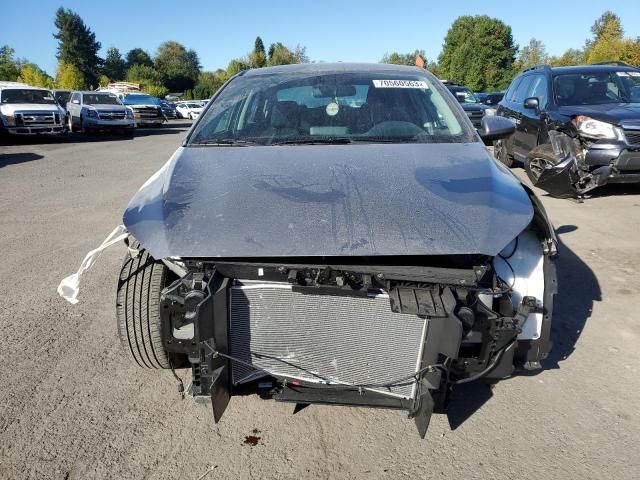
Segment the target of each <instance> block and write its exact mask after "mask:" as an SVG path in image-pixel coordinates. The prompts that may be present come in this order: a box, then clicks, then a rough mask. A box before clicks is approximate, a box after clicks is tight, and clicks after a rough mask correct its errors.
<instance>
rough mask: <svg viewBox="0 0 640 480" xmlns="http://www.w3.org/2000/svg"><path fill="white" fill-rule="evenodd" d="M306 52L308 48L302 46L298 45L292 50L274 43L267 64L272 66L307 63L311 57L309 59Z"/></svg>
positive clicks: (270, 48)
mask: <svg viewBox="0 0 640 480" xmlns="http://www.w3.org/2000/svg"><path fill="white" fill-rule="evenodd" d="M306 50H307V49H306V47H302V46H300V45H297V46H296V48H295V49H293V50H291V49H289V48H287V47H285V46H284V45H283V44H282V43H280V42H277V43H272V44H271V45H270V46H269V56H268V60H267V64H268V65H269V66H272V65H291V64H294V63H307V62H309V57H307V54H306Z"/></svg>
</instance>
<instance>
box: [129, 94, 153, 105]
mask: <svg viewBox="0 0 640 480" xmlns="http://www.w3.org/2000/svg"><path fill="white" fill-rule="evenodd" d="M122 103H124V104H125V105H160V100H158V99H157V98H156V97H152V96H151V95H125V96H124V97H122Z"/></svg>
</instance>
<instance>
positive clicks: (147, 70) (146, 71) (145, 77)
mask: <svg viewBox="0 0 640 480" xmlns="http://www.w3.org/2000/svg"><path fill="white" fill-rule="evenodd" d="M125 78H126V80H127V82H132V83H140V84H141V85H162V75H160V73H159V72H158V71H157V70H156V69H155V68H153V67H148V66H146V65H134V66H133V67H131V68H130V69H129V70H127V74H126V76H125Z"/></svg>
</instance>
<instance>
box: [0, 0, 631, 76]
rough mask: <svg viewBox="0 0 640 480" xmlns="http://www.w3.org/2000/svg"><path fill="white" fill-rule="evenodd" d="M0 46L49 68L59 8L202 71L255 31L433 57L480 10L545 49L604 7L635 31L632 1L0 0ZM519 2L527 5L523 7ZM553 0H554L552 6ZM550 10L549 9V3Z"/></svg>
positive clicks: (289, 41) (585, 27)
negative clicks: (173, 48) (184, 51)
mask: <svg viewBox="0 0 640 480" xmlns="http://www.w3.org/2000/svg"><path fill="white" fill-rule="evenodd" d="M0 3H2V9H1V11H2V17H3V20H2V29H0V45H4V44H9V45H10V46H12V47H13V48H14V49H15V50H16V55H17V56H18V57H24V58H27V59H28V60H30V61H33V62H35V63H37V64H38V65H40V67H42V68H44V69H45V70H46V71H47V72H49V73H53V72H54V71H55V66H56V59H55V54H56V45H57V44H56V40H55V39H54V38H53V37H52V34H53V33H54V31H55V27H54V25H53V18H54V14H55V11H56V9H57V8H58V7H59V6H64V7H65V8H70V9H72V10H74V11H75V12H77V13H78V14H80V16H81V17H82V19H83V20H84V21H85V23H86V24H87V25H89V27H90V28H91V29H92V30H93V31H94V32H95V33H96V37H97V39H98V40H99V41H100V42H101V43H102V48H103V50H102V55H104V51H105V50H106V49H107V48H108V47H110V46H115V47H117V48H118V49H119V50H120V51H121V52H122V53H123V54H124V53H126V52H127V51H128V50H130V49H131V48H134V47H141V48H144V49H145V50H147V51H148V52H149V53H150V54H151V55H153V54H154V52H155V50H156V49H157V47H158V45H160V43H162V42H163V41H165V40H177V41H178V42H181V43H183V44H184V45H185V46H186V47H188V48H193V49H195V50H196V51H197V52H198V54H199V56H200V60H201V63H202V66H203V68H204V69H205V70H214V69H216V68H224V67H226V65H227V63H228V61H229V60H230V59H231V58H234V57H239V56H243V55H245V54H246V53H247V52H248V51H249V50H250V49H251V48H252V47H253V41H254V39H255V37H256V35H260V36H261V37H262V39H263V41H264V43H265V45H267V47H268V45H269V43H271V42H276V41H280V42H282V43H284V44H285V45H288V46H295V45H296V44H300V45H304V46H306V47H307V54H308V55H309V57H310V58H311V60H315V61H327V62H329V61H363V62H377V61H379V60H380V58H381V57H382V55H383V54H384V53H385V52H392V51H399V52H409V51H413V50H415V49H416V48H418V49H424V50H425V51H426V53H427V57H428V58H429V59H433V58H434V57H437V55H438V54H439V53H440V50H441V48H442V42H443V39H444V36H445V35H446V33H447V30H448V28H449V27H450V25H451V22H453V20H454V19H455V18H456V17H458V16H460V15H479V14H487V15H490V16H492V17H497V18H500V19H501V20H503V21H504V22H506V23H507V24H508V25H510V26H511V27H512V29H513V34H514V38H515V41H516V43H518V44H520V45H524V44H526V43H527V42H528V41H529V39H530V38H531V37H536V38H538V39H539V40H542V42H543V43H544V44H545V45H546V47H547V51H548V52H549V53H550V54H560V53H562V52H563V51H564V50H565V49H567V48H569V47H574V48H576V47H581V46H582V45H583V44H584V40H585V39H586V38H587V37H589V36H590V32H589V28H590V27H591V25H592V23H593V22H594V20H595V19H596V18H597V17H598V16H600V14H601V13H602V12H603V11H604V10H606V9H610V10H613V11H614V12H616V13H617V14H618V15H619V16H620V17H621V18H622V22H623V26H624V29H625V33H626V34H627V35H629V36H633V37H636V36H640V14H638V3H637V1H613V0H609V1H607V2H603V1H592V0H582V1H580V2H575V1H564V2H553V3H549V2H527V3H526V4H525V3H523V2H518V1H515V0H511V1H504V0H491V1H474V2H471V1H454V0H447V1H439V2H435V1H422V2H420V1H409V0H407V1H389V0H386V1H377V0H368V1H349V0H340V1H336V0H314V1H307V0H297V1H290V2H285V1H279V0H269V1H264V0H263V1H251V0H236V1H228V0H227V1H224V2H220V1H207V2H204V1H192V0H181V1H175V0H174V1H167V0H154V1H153V2H151V1H145V0H136V1H131V0H129V1H126V0H109V1H92V0H69V1H57V2H56V1H51V0H1V1H0ZM525 5H533V9H531V10H529V9H527V8H526V7H525ZM551 5H553V7H551ZM551 8H553V11H552V10H551Z"/></svg>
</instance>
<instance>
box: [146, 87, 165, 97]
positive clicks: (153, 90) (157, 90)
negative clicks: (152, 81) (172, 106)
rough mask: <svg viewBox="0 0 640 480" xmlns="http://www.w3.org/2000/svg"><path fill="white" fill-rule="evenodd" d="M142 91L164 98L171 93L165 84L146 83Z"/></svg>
mask: <svg viewBox="0 0 640 480" xmlns="http://www.w3.org/2000/svg"><path fill="white" fill-rule="evenodd" d="M142 91H143V92H145V93H148V94H149V95H151V96H152V97H158V98H164V97H166V95H167V94H168V93H169V89H168V88H167V87H165V86H163V85H145V87H144V88H143V89H142Z"/></svg>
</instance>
